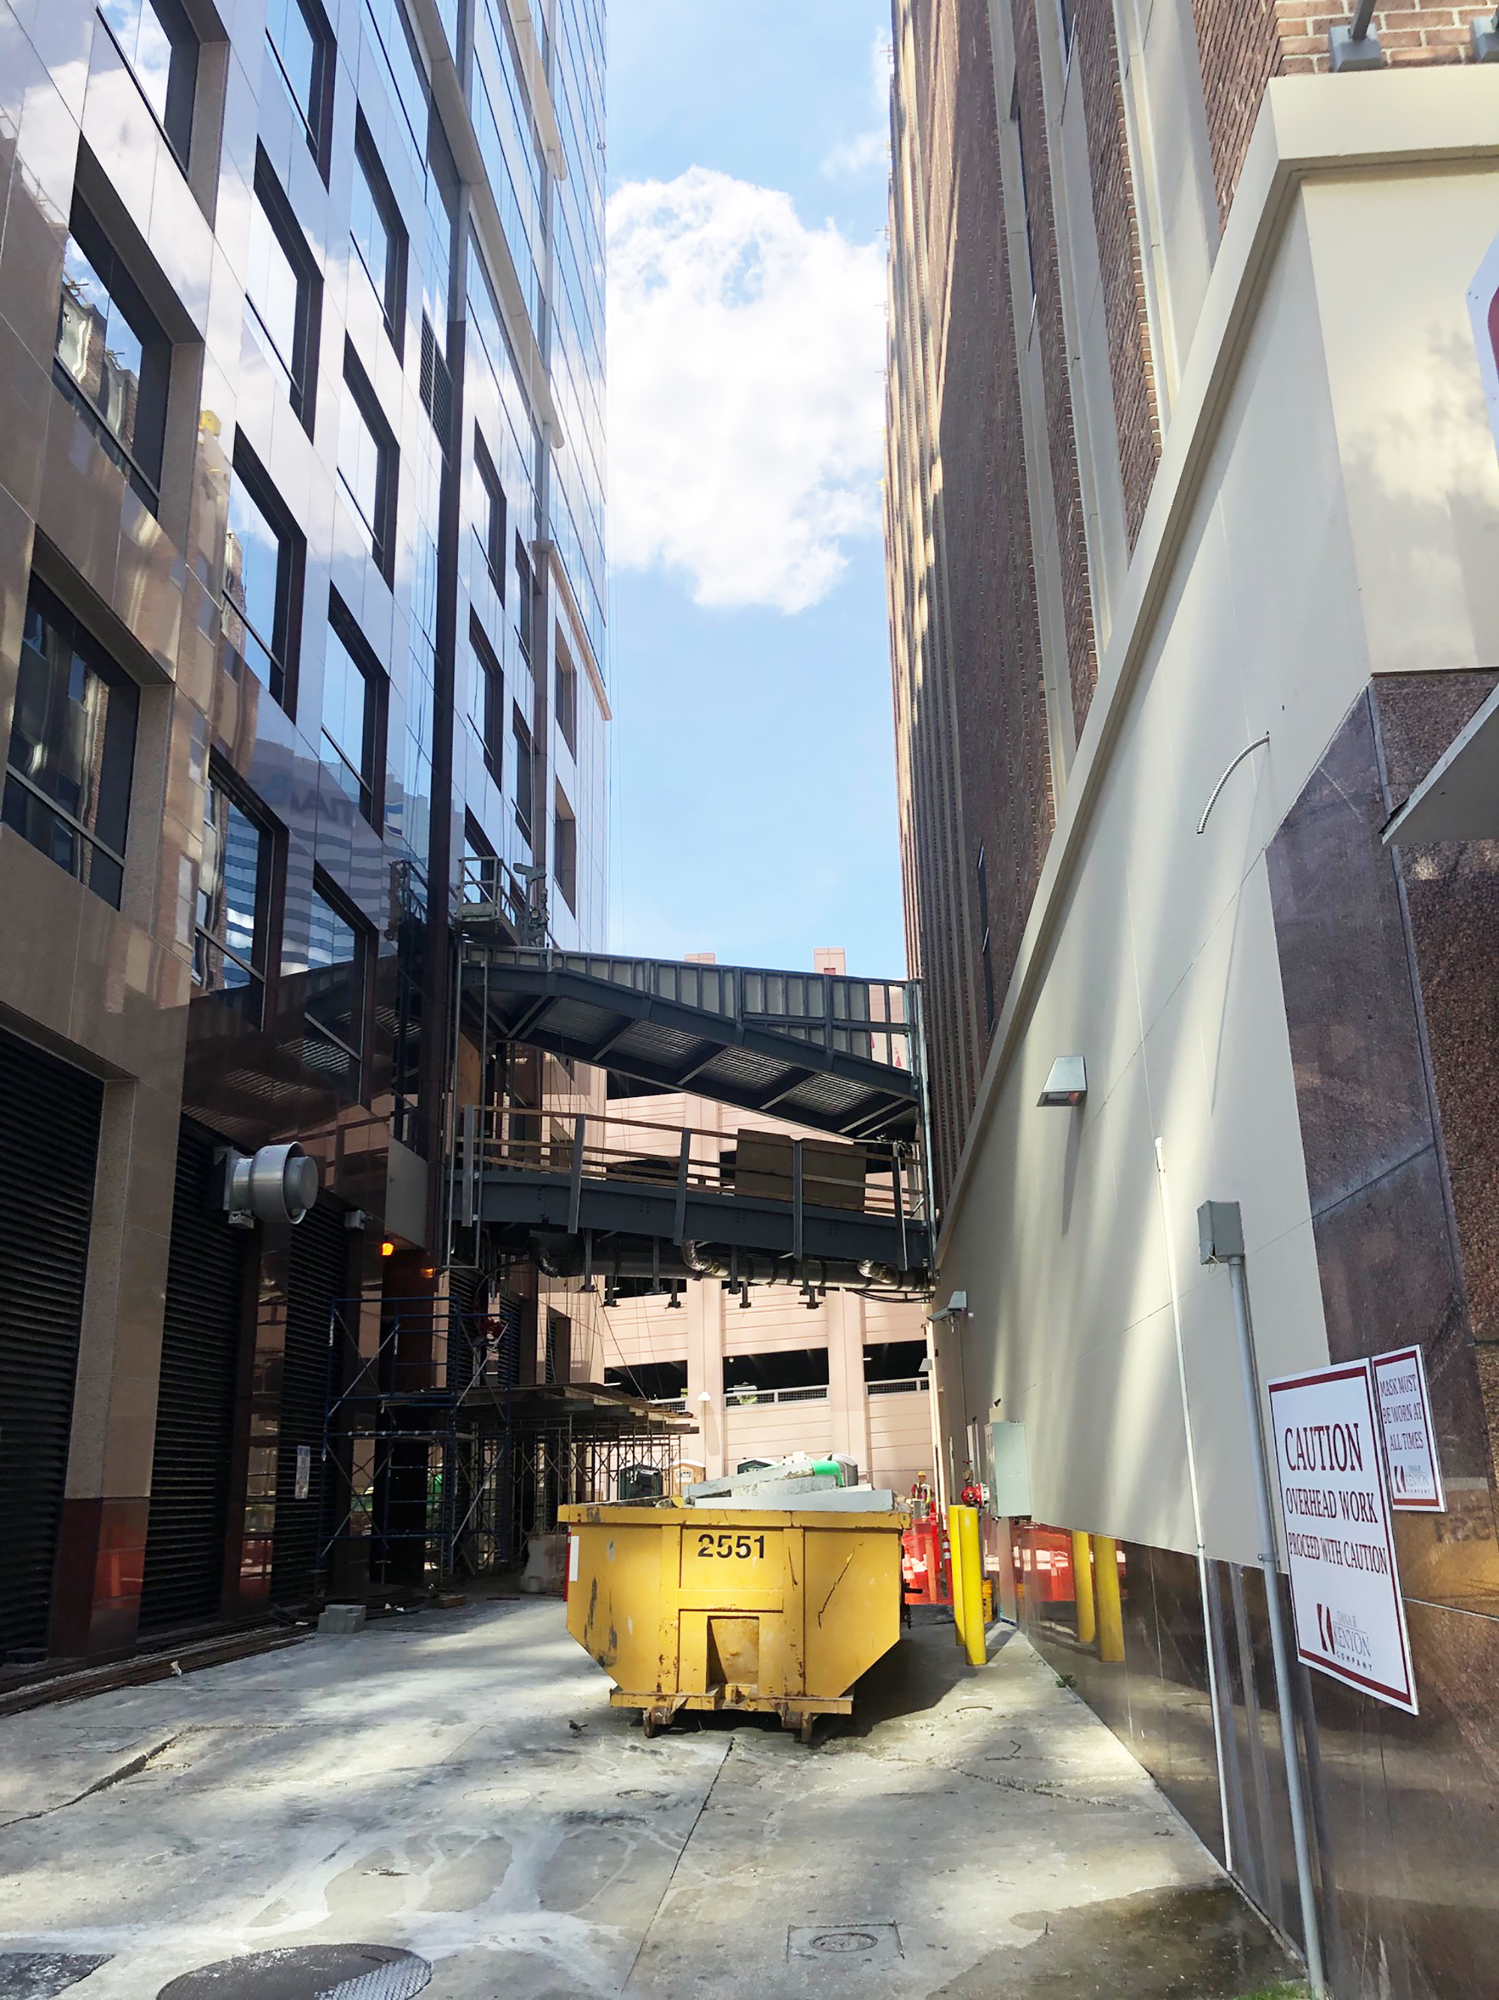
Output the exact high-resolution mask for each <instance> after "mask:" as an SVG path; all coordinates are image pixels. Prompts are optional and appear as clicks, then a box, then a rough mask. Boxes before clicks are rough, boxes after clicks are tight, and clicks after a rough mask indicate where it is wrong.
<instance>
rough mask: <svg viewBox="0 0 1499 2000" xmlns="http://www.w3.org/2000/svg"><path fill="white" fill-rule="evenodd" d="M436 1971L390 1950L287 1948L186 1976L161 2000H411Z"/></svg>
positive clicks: (230, 1960)
mask: <svg viewBox="0 0 1499 2000" xmlns="http://www.w3.org/2000/svg"><path fill="white" fill-rule="evenodd" d="M431 1977H432V1968H431V1966H430V1965H428V1963H427V1961H426V1960H425V1959H424V1958H418V1957H417V1955H416V1953H415V1952H411V1951H398V1950H397V1949H396V1948H395V1947H394V1946H393V1945H386V1944H312V1945H286V1946H283V1947H282V1948H281V1949H280V1950H279V1951H257V1952H253V1953H251V1954H250V1955H249V1956H248V1957H246V1958H223V1959H220V1960H219V1962H218V1964H217V1965H205V1966H202V1967H200V1968H199V1970H198V1971H196V1972H184V1973H183V1975H182V1977H181V1978H180V1979H174V1980H173V1981H172V1982H171V1984H170V1985H169V1986H163V1987H162V1989H161V1991H160V1993H159V1994H158V1995H157V2000H408V1996H409V1995H411V1994H413V1993H420V1992H421V1990H422V1988H423V1987H424V1986H425V1985H426V1983H427V1981H428V1980H429V1979H430V1978H431Z"/></svg>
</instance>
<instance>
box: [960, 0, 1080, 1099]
mask: <svg viewBox="0 0 1499 2000" xmlns="http://www.w3.org/2000/svg"><path fill="white" fill-rule="evenodd" d="M955 12H956V14H957V17H958V24H959V36H958V41H959V47H960V50H961V55H962V60H961V61H960V64H959V68H958V76H957V93H956V102H955V105H954V138H953V156H954V166H955V172H954V176H953V178H954V187H955V211H954V214H953V229H952V239H951V240H952V245H953V252H952V263H953V268H952V277H951V281H950V288H949V293H948V298H949V312H948V321H947V328H946V342H945V349H944V363H943V369H942V377H943V399H942V416H941V440H940V441H941V450H942V468H943V485H944V491H945V495H946V501H945V517H944V528H945V539H946V557H947V564H946V567H947V598H948V607H949V616H950V627H949V637H950V645H951V656H952V665H953V680H954V689H955V694H956V702H957V711H958V739H959V751H960V757H961V766H962V775H963V848H964V853H963V862H964V866H965V867H966V869H967V871H968V877H969V885H970V891H972V890H973V889H974V886H975V884H976V864H977V859H978V854H979V849H980V847H982V848H983V850H984V856H985V873H986V876H987V888H988V913H989V935H990V965H991V972H992V979H993V988H994V1004H995V1009H996V1012H997V1010H998V1008H999V1007H1000V1006H1001V1005H1002V1004H1003V1001H1004V995H1005V989H1006V987H1007V985H1008V984H1009V978H1010V973H1011V971H1012V969H1013V967H1014V964H1015V959H1016V955H1017V953H1018V951H1019V947H1020V938H1021V933H1022V932H1023V930H1024V929H1025V922H1026V918H1027V917H1028V915H1029V914H1030V907H1031V901H1032V898H1033V897H1034V895H1035V893H1036V883H1037V881H1038V880H1039V878H1040V873H1041V864H1042V861H1043V860H1044V859H1045V855H1046V849H1047V845H1048V843H1049V842H1050V839H1051V832H1052V824H1053V817H1054V815H1053V805H1052V797H1051V766H1050V757H1049V754H1048V749H1047V735H1046V696H1045V687H1044V683H1043V679H1042V671H1041V632H1040V623H1039V619H1038V615H1037V609H1036V590H1035V577H1034V570H1033V564H1032V557H1031V538H1030V511H1029V507H1028V504H1027V499H1026V481H1025V447H1024V439H1023V433H1022V429H1021V408H1020V373H1019V357H1018V355H1017V352H1016V347H1015V334H1014V325H1015V321H1014V310H1013V307H1012V304H1011V296H1010V267H1009V259H1008V257H1007V255H1006V247H1005V226H1004V208H1003V195H1002V189H1001V181H1000V151H999V128H998V122H997V120H996V117H995V104H994V74H993V66H992V60H991V56H990V48H989V18H988V9H987V6H986V5H985V0H957V5H956V8H955ZM976 901H977V898H976V896H975V904H976ZM977 925H978V918H977V916H976V917H975V938H974V959H975V963H974V966H973V970H972V979H973V988H974V995H973V1007H972V1012H973V1022H974V1035H975V1053H976V1056H977V1060H976V1062H975V1063H974V1065H973V1072H974V1076H975V1078H977V1076H978V1075H979V1074H980V1073H981V1072H982V1069H983V1063H984V1058H985V1057H986V1056H987V1054H988V1049H989V1042H990V1039H991V1035H990V1022H989V1020H988V1009H987V1003H986V997H985V989H984V976H983V965H982V961H981V958H980V955H979V954H980V945H981V938H980V936H979V935H978V931H977Z"/></svg>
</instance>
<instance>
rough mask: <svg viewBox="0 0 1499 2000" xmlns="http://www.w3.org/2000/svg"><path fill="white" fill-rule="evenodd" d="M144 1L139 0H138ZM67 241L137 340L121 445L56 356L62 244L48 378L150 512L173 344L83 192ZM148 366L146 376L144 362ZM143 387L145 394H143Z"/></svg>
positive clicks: (162, 456)
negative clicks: (130, 414)
mask: <svg viewBox="0 0 1499 2000" xmlns="http://www.w3.org/2000/svg"><path fill="white" fill-rule="evenodd" d="M143 4H144V0H143ZM68 241H69V242H71V243H75V244H76V245H77V246H78V250H79V253H80V255H81V256H83V257H84V258H85V259H87V261H88V264H89V266H90V268H91V269H92V271H93V273H94V275H95V277H96V278H97V279H98V281H99V283H100V284H101V285H102V286H103V287H104V289H105V292H106V294H107V295H108V298H109V302H110V305H111V307H115V306H118V308H119V311H120V316H121V318H122V319H123V320H124V322H125V324H126V325H127V326H128V327H129V329H130V331H131V332H132V333H133V334H134V335H135V337H136V339H137V340H138V341H139V342H140V344H141V371H140V374H139V375H138V376H137V377H136V385H137V390H136V419H137V425H136V433H135V437H134V439H133V441H132V444H130V445H127V444H126V443H125V441H124V440H123V438H121V437H120V436H119V434H118V433H117V432H116V431H115V429H114V427H113V425H112V424H111V423H110V421H109V419H108V417H107V416H106V415H105V413H104V411H103V410H101V409H100V408H99V406H98V404H97V403H95V401H94V400H93V398H92V397H91V396H90V394H89V393H88V391H87V390H86V389H85V388H84V386H83V384H82V383H81V382H80V381H79V380H78V378H77V376H76V375H74V373H73V371H72V370H71V369H70V368H69V367H68V365H67V363H66V362H65V361H64V360H63V358H62V333H63V323H64V300H65V299H66V298H67V297H68V292H67V277H66V273H67V263H66V256H67V252H66V247H65V248H64V253H63V254H64V264H63V277H62V278H61V279H60V280H59V286H58V302H57V333H56V335H55V337H54V339H53V344H52V380H53V383H54V384H55V385H56V387H57V388H58V389H59V390H60V391H61V392H62V394H63V395H64V396H65V397H66V399H67V400H68V402H70V403H71V404H72V405H73V408H74V409H75V410H76V411H77V412H78V414H79V415H80V416H81V417H82V419H83V421H84V422H85V423H86V424H87V425H88V427H89V429H90V431H92V433H93V435H94V438H95V440H96V442H97V443H98V445H99V448H100V450H101V451H102V452H103V453H104V454H105V456H106V457H107V458H109V459H110V460H111V461H112V462H113V463H114V464H115V465H116V466H117V467H118V468H119V469H120V471H121V472H123V473H124V475H125V477H126V479H127V480H128V481H129V484H130V487H131V490H132V491H133V492H134V493H135V495H136V497H137V498H138V499H139V500H140V501H141V502H142V503H143V504H144V505H145V506H146V507H147V508H149V510H150V512H151V513H152V514H153V515H154V514H157V513H158V512H159V510H160V507H161V480H162V472H163V468H164V465H165V461H166V429H167V400H168V397H169V396H170V393H171V383H172V360H173V344H172V342H171V340H170V339H169V338H168V336H167V333H166V330H165V328H164V327H163V326H162V324H161V321H160V320H159V319H158V318H157V316H156V314H155V313H154V312H153V311H152V310H151V308H150V306H149V305H148V304H147V302H146V297H145V294H144V292H143V291H142V290H141V287H140V286H139V285H138V284H137V283H136V281H135V279H134V278H133V277H132V276H131V273H130V268H129V266H128V265H127V264H126V263H125V261H124V259H123V257H122V256H121V254H120V252H119V251H118V250H117V249H116V248H115V245H114V244H113V242H111V240H110V237H109V234H108V232H107V231H106V229H105V228H104V225H103V224H102V223H101V222H100V220H99V218H98V216H97V215H96V214H95V212H94V210H93V209H92V208H91V207H90V206H89V204H88V202H87V201H86V200H85V199H84V197H83V196H82V195H81V194H79V193H78V192H77V191H76V190H75V192H74V196H73V207H72V213H71V214H70V216H69V218H68ZM148 362H150V363H151V364H152V365H151V368H150V373H149V377H148V374H147V363H148ZM148 391H149V396H148ZM143 402H144V404H145V408H146V413H147V420H148V436H149V441H150V442H149V449H148V450H145V451H142V449H141V408H142V404H143Z"/></svg>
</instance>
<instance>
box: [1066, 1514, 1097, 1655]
mask: <svg viewBox="0 0 1499 2000" xmlns="http://www.w3.org/2000/svg"><path fill="white" fill-rule="evenodd" d="M1072 1601H1073V1603H1074V1604H1075V1605H1076V1607H1077V1636H1078V1642H1079V1644H1080V1645H1084V1646H1091V1645H1092V1644H1093V1641H1094V1638H1095V1637H1096V1635H1097V1631H1098V1621H1097V1619H1096V1618H1095V1617H1094V1615H1093V1563H1092V1560H1091V1558H1090V1556H1089V1554H1088V1537H1087V1535H1086V1534H1084V1533H1083V1532H1082V1531H1081V1530H1080V1529H1077V1528H1074V1529H1073V1531H1072Z"/></svg>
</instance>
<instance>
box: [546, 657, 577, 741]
mask: <svg viewBox="0 0 1499 2000" xmlns="http://www.w3.org/2000/svg"><path fill="white" fill-rule="evenodd" d="M552 707H553V710H554V711H555V713H556V717H557V729H558V732H559V734H560V735H561V737H562V740H563V742H564V743H565V744H566V745H567V748H568V752H569V754H570V755H571V757H572V759H573V761H574V763H576V762H577V757H578V666H577V662H576V661H575V660H574V658H573V654H572V648H571V646H569V645H568V643H567V641H566V639H565V638H564V637H563V635H562V627H561V626H560V625H559V626H558V627H557V630H556V633H555V634H554V636H553V641H552Z"/></svg>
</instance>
